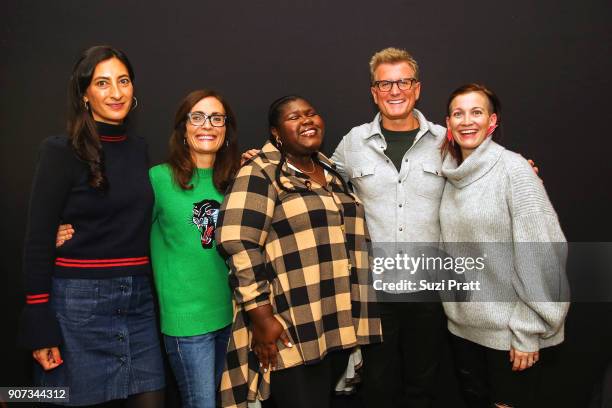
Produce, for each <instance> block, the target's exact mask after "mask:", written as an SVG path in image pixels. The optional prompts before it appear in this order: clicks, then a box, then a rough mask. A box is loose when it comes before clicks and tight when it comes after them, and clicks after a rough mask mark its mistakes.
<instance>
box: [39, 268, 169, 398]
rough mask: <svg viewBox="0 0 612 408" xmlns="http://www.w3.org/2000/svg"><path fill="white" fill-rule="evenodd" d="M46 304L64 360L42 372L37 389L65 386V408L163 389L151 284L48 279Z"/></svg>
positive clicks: (145, 280) (144, 279)
mask: <svg viewBox="0 0 612 408" xmlns="http://www.w3.org/2000/svg"><path fill="white" fill-rule="evenodd" d="M51 302H52V307H53V308H54V311H55V315H56V317H57V320H58V322H59V324H60V327H61V331H62V336H63V344H62V345H61V346H60V353H61V357H62V359H63V360H64V362H63V364H61V365H60V366H59V367H57V368H55V369H53V370H50V371H44V370H43V369H42V368H41V367H40V365H38V364H34V367H35V368H34V381H35V384H36V385H38V386H45V387H69V388H70V390H69V391H70V400H69V402H68V403H67V404H66V405H74V406H79V405H92V404H98V403H101V402H105V401H110V400H114V399H123V398H127V397H128V396H129V395H132V394H138V393H142V392H147V391H154V390H159V389H162V388H164V386H165V380H164V366H163V361H162V354H161V348H160V342H159V330H158V326H157V318H156V314H155V306H154V300H153V294H152V286H151V281H150V278H149V277H148V276H126V277H119V278H110V279H64V278H53V289H52V292H51Z"/></svg>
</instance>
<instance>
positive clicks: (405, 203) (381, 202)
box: [332, 109, 446, 243]
mask: <svg viewBox="0 0 612 408" xmlns="http://www.w3.org/2000/svg"><path fill="white" fill-rule="evenodd" d="M414 113H415V115H416V118H417V119H418V121H419V128H420V130H419V132H418V134H417V136H416V138H415V140H414V144H413V145H412V147H411V148H410V149H408V151H407V152H406V153H405V154H404V157H403V159H402V167H401V169H400V171H399V172H398V171H397V168H396V167H395V165H394V164H393V163H392V162H391V160H390V159H389V158H388V157H387V156H386V155H385V149H386V148H387V143H386V141H385V138H384V137H383V135H382V132H381V130H380V113H378V114H377V115H376V117H374V120H373V121H372V122H371V123H365V124H363V125H361V126H357V127H354V128H353V129H351V131H350V132H349V133H348V134H347V135H346V136H344V138H343V139H342V141H341V142H340V144H339V145H338V147H337V148H336V151H335V152H334V154H333V156H332V160H333V161H334V163H335V164H336V166H337V169H338V171H339V173H340V174H341V175H342V176H343V177H344V179H345V180H346V181H347V182H350V183H351V184H352V185H353V188H354V190H355V193H356V194H357V196H358V197H359V199H360V200H361V201H362V202H363V204H364V207H365V212H366V220H367V223H368V229H369V230H370V236H371V238H372V241H373V242H374V243H377V242H435V243H437V242H438V241H439V238H440V218H439V209H440V199H441V197H442V191H443V190H444V183H445V179H444V177H443V176H442V171H441V170H442V157H441V155H440V145H441V144H442V141H443V140H444V137H445V132H446V129H445V128H444V127H442V126H439V125H436V124H434V123H431V122H428V121H427V120H426V119H425V116H423V114H422V113H421V112H419V111H417V110H416V109H415V110H414Z"/></svg>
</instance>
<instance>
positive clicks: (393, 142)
mask: <svg viewBox="0 0 612 408" xmlns="http://www.w3.org/2000/svg"><path fill="white" fill-rule="evenodd" d="M380 129H381V131H382V134H383V136H384V138H385V140H386V141H387V150H385V154H386V155H387V157H388V158H389V159H391V161H392V162H393V164H395V168H397V171H400V169H401V168H402V159H403V158H404V154H406V152H407V151H408V149H410V147H411V146H412V144H413V143H414V139H415V137H416V135H417V133H419V130H420V129H419V128H416V129H413V130H408V131H399V132H398V131H395V130H387V129H385V128H383V127H382V126H381V128H380Z"/></svg>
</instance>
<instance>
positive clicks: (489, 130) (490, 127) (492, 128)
mask: <svg viewBox="0 0 612 408" xmlns="http://www.w3.org/2000/svg"><path fill="white" fill-rule="evenodd" d="M496 128H497V125H493V126H489V128H488V129H487V137H489V136H491V135H492V134H493V132H495V129H496Z"/></svg>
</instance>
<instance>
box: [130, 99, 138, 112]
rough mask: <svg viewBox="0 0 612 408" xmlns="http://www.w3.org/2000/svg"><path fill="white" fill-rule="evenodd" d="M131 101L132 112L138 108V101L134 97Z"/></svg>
mask: <svg viewBox="0 0 612 408" xmlns="http://www.w3.org/2000/svg"><path fill="white" fill-rule="evenodd" d="M132 99H134V103H133V104H132V107H131V108H130V110H134V109H136V107H137V106H138V99H136V97H135V96H133V97H132Z"/></svg>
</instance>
